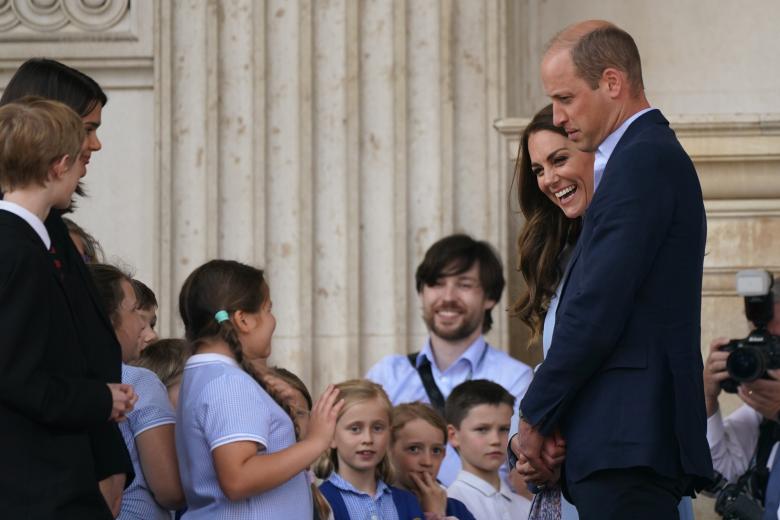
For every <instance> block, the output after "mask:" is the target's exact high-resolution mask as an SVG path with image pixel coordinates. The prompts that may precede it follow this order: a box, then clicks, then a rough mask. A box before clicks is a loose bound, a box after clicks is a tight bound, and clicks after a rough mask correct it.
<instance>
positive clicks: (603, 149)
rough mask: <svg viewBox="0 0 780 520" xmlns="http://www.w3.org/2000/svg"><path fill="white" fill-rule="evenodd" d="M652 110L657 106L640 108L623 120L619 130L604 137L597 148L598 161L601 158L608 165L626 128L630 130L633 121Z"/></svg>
mask: <svg viewBox="0 0 780 520" xmlns="http://www.w3.org/2000/svg"><path fill="white" fill-rule="evenodd" d="M651 110H655V108H653V107H650V108H645V109H644V110H640V111H639V112H637V113H636V114H634V115H632V116H631V117H629V118H628V119H626V120H625V121H623V124H622V125H620V126H619V127H617V130H615V131H614V132H612V133H611V134H609V135H608V136H607V138H606V139H604V141H602V143H601V144H600V145H599V147H598V149H597V150H596V161H598V160H599V159H601V160H602V161H603V163H604V165H605V166H606V164H607V161H609V158H610V156H611V155H612V152H614V151H615V147H616V146H617V144H618V143H619V142H620V138H621V137H623V134H625V133H626V130H628V127H629V126H631V123H633V122H634V121H636V120H637V119H638V118H639V117H640V116H642V115H643V114H646V113H647V112H650V111H651Z"/></svg>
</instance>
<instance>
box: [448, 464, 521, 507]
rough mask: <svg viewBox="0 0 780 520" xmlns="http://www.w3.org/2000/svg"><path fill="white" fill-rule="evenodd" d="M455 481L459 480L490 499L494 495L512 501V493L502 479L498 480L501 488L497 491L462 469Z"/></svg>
mask: <svg viewBox="0 0 780 520" xmlns="http://www.w3.org/2000/svg"><path fill="white" fill-rule="evenodd" d="M456 480H460V481H461V482H463V483H464V484H466V485H467V486H469V487H472V488H474V489H476V490H477V491H479V492H480V493H482V494H483V495H484V496H486V497H492V496H493V495H495V494H500V495H501V496H502V497H504V498H505V499H507V500H512V492H511V491H510V489H509V486H508V485H507V483H506V482H504V479H502V478H499V481H500V482H501V484H500V486H501V487H500V489H499V490H498V491H496V489H495V488H494V487H493V486H492V485H491V484H490V483H489V482H486V481H484V480H482V479H481V478H479V477H478V476H476V475H474V474H473V473H469V472H468V471H466V470H463V469H462V470H460V472H459V473H458V477H457V479H456Z"/></svg>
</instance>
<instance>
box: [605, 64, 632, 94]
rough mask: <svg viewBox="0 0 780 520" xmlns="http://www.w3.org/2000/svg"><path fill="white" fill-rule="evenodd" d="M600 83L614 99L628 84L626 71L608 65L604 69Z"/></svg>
mask: <svg viewBox="0 0 780 520" xmlns="http://www.w3.org/2000/svg"><path fill="white" fill-rule="evenodd" d="M600 84H601V85H602V86H603V87H604V88H605V90H606V92H607V95H608V96H609V97H610V98H612V99H615V98H616V97H618V96H620V94H621V92H623V91H624V90H625V89H626V87H627V85H628V83H627V82H626V74H625V72H623V71H621V70H618V69H616V68H614V67H607V68H606V69H604V72H602V73H601V81H600Z"/></svg>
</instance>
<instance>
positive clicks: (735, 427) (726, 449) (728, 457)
mask: <svg viewBox="0 0 780 520" xmlns="http://www.w3.org/2000/svg"><path fill="white" fill-rule="evenodd" d="M761 420H762V417H761V414H759V413H758V412H757V411H755V410H754V409H752V408H751V407H749V406H748V405H746V404H743V405H742V406H740V407H739V408H737V409H736V410H735V411H734V412H732V413H731V414H729V416H728V417H726V419H723V417H722V416H721V414H720V410H718V411H717V412H715V413H714V414H712V417H710V418H709V419H707V443H708V444H709V445H710V453H711V454H712V466H713V467H714V468H715V471H717V472H719V473H720V474H721V475H723V476H724V477H725V478H726V479H728V481H729V482H736V480H737V479H738V478H739V477H740V476H741V475H742V474H743V473H745V471H747V469H748V468H749V467H750V464H751V462H752V461H753V457H754V455H755V452H756V447H757V445H758V434H759V426H760V425H761ZM778 445H780V443H778V442H776V443H775V445H774V446H773V447H772V451H771V452H770V453H769V460H767V463H766V465H767V467H768V468H769V469H770V470H771V469H772V465H773V464H774V461H775V456H776V455H777V449H778Z"/></svg>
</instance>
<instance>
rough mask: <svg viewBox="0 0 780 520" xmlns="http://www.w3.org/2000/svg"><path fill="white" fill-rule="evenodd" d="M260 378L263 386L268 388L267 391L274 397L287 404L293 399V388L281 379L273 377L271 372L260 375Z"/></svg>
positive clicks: (294, 390)
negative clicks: (274, 395)
mask: <svg viewBox="0 0 780 520" xmlns="http://www.w3.org/2000/svg"><path fill="white" fill-rule="evenodd" d="M260 377H261V378H262V380H263V383H265V386H267V387H268V390H270V391H271V392H273V393H274V394H276V396H277V397H278V398H279V399H280V400H281V401H282V402H283V403H288V402H290V401H292V400H293V399H295V392H297V391H298V390H296V389H295V388H293V386H292V385H291V384H290V383H288V382H287V381H285V380H284V379H282V378H281V377H277V376H275V375H274V374H273V373H272V372H270V371H267V372H265V373H263V374H261V375H260Z"/></svg>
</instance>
